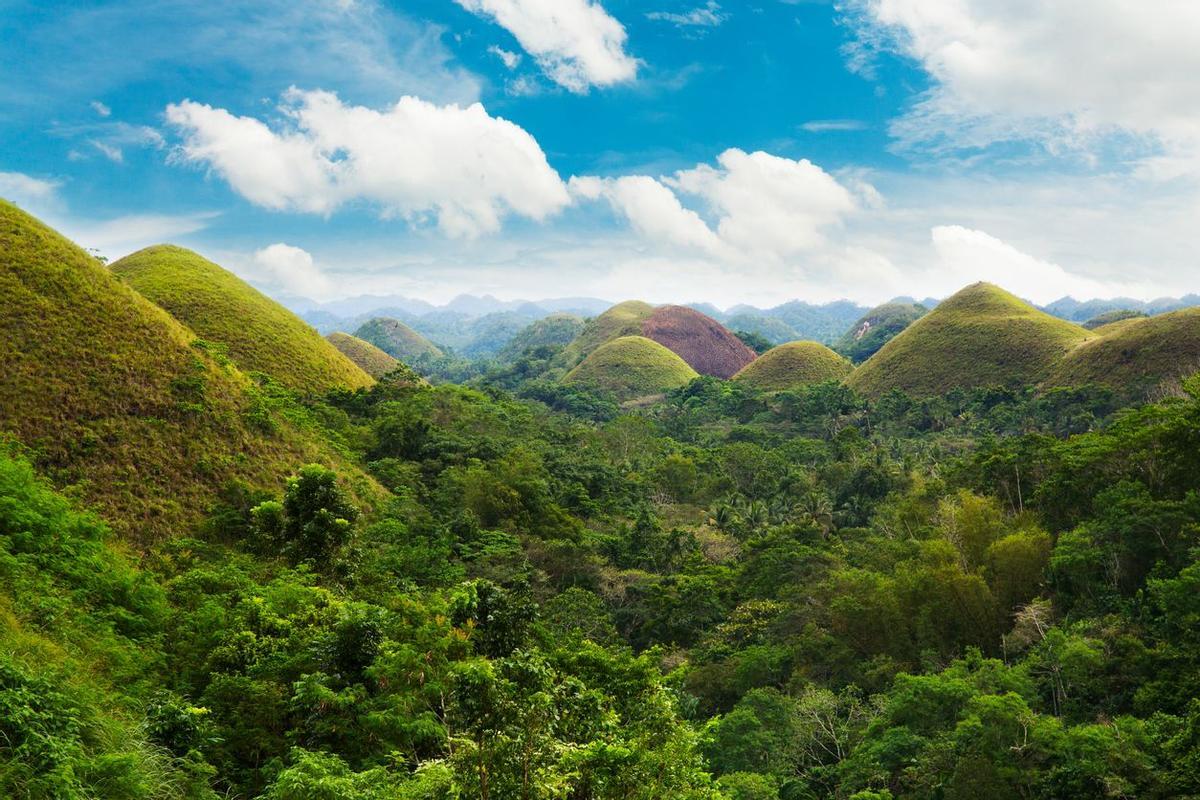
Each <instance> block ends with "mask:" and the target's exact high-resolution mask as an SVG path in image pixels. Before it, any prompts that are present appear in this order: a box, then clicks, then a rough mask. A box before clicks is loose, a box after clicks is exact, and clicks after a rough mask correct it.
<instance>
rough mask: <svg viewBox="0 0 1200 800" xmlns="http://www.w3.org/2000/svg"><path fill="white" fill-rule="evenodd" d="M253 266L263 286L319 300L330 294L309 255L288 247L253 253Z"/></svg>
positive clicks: (330, 284) (324, 277) (326, 281)
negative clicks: (262, 280) (267, 285)
mask: <svg viewBox="0 0 1200 800" xmlns="http://www.w3.org/2000/svg"><path fill="white" fill-rule="evenodd" d="M254 265H255V266H256V267H257V268H258V269H259V270H260V271H261V273H262V275H263V277H264V278H265V282H266V283H268V284H270V285H271V286H272V287H273V288H276V289H280V290H282V291H284V292H287V293H289V294H298V295H301V296H303V297H308V298H312V299H315V300H322V299H324V298H326V297H328V296H329V294H330V292H331V291H332V290H333V281H331V280H330V279H329V277H328V276H327V275H325V274H324V273H322V272H321V270H319V269H318V268H317V265H316V263H315V262H314V261H313V257H312V255H311V254H310V253H309V252H308V251H307V250H304V249H302V248H299V247H293V246H292V245H290V244H284V243H283V242H276V243H275V244H272V245H268V246H266V247H264V248H262V249H261V250H258V251H256V252H255V253H254Z"/></svg>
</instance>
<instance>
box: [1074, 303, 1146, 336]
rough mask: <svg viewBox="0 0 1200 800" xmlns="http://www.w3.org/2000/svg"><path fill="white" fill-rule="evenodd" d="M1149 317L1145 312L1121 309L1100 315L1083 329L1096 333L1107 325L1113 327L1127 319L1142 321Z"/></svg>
mask: <svg viewBox="0 0 1200 800" xmlns="http://www.w3.org/2000/svg"><path fill="white" fill-rule="evenodd" d="M1145 316H1147V314H1146V312H1145V311H1135V310H1133V309H1130V308H1119V309H1117V310H1116V311H1106V312H1104V313H1103V314H1098V315H1096V316H1094V317H1092V318H1091V319H1089V320H1088V321H1087V322H1085V323H1083V327H1085V328H1087V329H1088V330H1089V331H1094V330H1097V329H1099V328H1103V327H1104V326H1105V325H1111V324H1113V323H1114V322H1121V321H1123V320H1127V319H1140V318H1142V317H1145Z"/></svg>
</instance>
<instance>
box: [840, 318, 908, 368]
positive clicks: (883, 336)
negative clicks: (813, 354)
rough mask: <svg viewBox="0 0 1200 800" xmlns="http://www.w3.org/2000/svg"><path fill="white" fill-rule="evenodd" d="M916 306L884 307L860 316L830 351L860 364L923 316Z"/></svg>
mask: <svg viewBox="0 0 1200 800" xmlns="http://www.w3.org/2000/svg"><path fill="white" fill-rule="evenodd" d="M927 311H928V309H926V308H925V306H923V305H921V304H919V303H884V304H883V305H881V306H876V307H875V308H873V309H871V310H870V311H869V312H867V313H866V314H864V315H863V316H862V317H861V318H859V320H858V321H857V322H855V323H854V326H853V327H851V328H850V330H848V331H846V333H845V334H844V335H843V336H842V338H840V339H838V340H837V342H835V343H834V345H833V349H834V350H836V351H837V352H839V353H841V354H842V355H844V356H845V357H846V358H848V359H850V360H851V361H853V362H854V363H855V364H861V363H862V362H864V361H866V360H867V359H868V358H870V357H871V356H873V355H875V354H876V353H878V352H879V351H880V350H881V349H882V348H883V346H884V345H885V344H887V343H888V342H890V341H891V340H892V339H894V338H895V337H896V336H897V335H899V334H900V333H901V332H902V331H903V330H904V329H905V328H907V327H908V326H909V325H911V324H913V323H914V322H916V321H917V320H919V319H920V318H921V317H923V316H925V314H926V313H927Z"/></svg>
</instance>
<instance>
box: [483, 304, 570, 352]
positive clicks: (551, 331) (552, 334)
mask: <svg viewBox="0 0 1200 800" xmlns="http://www.w3.org/2000/svg"><path fill="white" fill-rule="evenodd" d="M583 325H584V323H583V320H582V319H581V318H580V317H577V316H575V315H574V314H551V315H550V316H548V317H543V318H542V319H539V320H536V321H534V322H531V323H530V324H529V325H527V326H525V327H524V328H522V329H521V330H520V331H518V332H517V335H516V336H514V337H513V338H512V339H510V340H509V342H508V344H506V345H505V346H504V349H503V350H501V351H500V353H499V357H500V358H501V359H504V360H512V359H515V358H519V357H520V356H521V355H522V354H523V353H525V351H527V350H530V349H533V348H536V347H564V346H566V345H568V344H570V343H571V342H572V341H573V340H574V339H575V337H576V336H578V335H579V334H580V332H581V331H582V330H583Z"/></svg>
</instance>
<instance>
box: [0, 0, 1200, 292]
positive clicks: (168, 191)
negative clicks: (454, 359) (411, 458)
mask: <svg viewBox="0 0 1200 800" xmlns="http://www.w3.org/2000/svg"><path fill="white" fill-rule="evenodd" d="M550 8H551V6H550V4H548V3H547V2H545V0H416V1H415V2H411V3H405V4H403V6H401V4H398V3H387V2H380V1H379V0H301V1H300V2H286V3H285V2H282V0H263V2H256V3H237V2H235V3H222V4H208V5H202V4H189V3H185V4H171V5H163V4H155V3H149V2H146V1H145V0H109V1H108V2H100V3H95V4H89V5H88V6H87V7H79V6H77V5H75V4H66V3H48V4H31V3H23V2H2V1H0V9H3V14H0V42H3V47H0V73H2V74H3V75H4V77H5V80H3V81H0V196H3V197H6V198H9V199H12V200H14V201H15V202H17V203H18V204H19V205H21V206H22V207H24V208H26V209H27V210H29V211H31V212H33V213H35V214H38V215H39V216H41V217H43V218H44V219H46V220H47V221H48V222H49V223H50V224H52V225H54V226H56V227H58V228H59V229H61V230H63V231H64V232H65V233H67V234H68V235H70V236H72V237H73V238H75V239H76V240H77V241H78V242H79V243H80V244H82V245H84V246H87V247H91V248H94V249H96V250H97V251H98V252H101V253H103V254H104V255H106V256H108V257H110V258H116V257H119V256H121V255H124V254H126V253H128V252H131V251H132V250H135V249H137V248H139V247H142V246H145V245H148V244H152V243H156V242H160V241H171V242H174V243H178V244H181V245H184V246H187V247H191V248H193V249H195V250H197V251H199V252H201V253H203V254H204V255H206V256H207V257H209V258H211V259H213V260H215V261H218V262H219V263H221V264H223V265H225V266H227V267H229V268H230V269H233V270H234V271H236V272H237V273H238V274H239V275H241V276H242V277H245V278H246V279H248V280H250V281H251V282H253V283H255V284H256V285H258V286H260V287H262V288H263V289H265V290H267V291H268V292H270V293H272V294H274V295H276V296H303V297H308V298H312V299H314V300H317V301H329V300H334V299H339V298H347V297H354V296H358V295H365V294H379V295H392V294H395V295H403V296H406V297H414V298H421V299H425V300H428V301H431V302H434V303H445V302H446V301H448V300H450V299H451V298H453V297H455V296H457V295H459V294H473V295H483V294H491V295H494V296H496V297H498V298H500V299H502V300H512V299H517V298H525V299H529V300H534V301H537V300H541V299H547V298H555V297H599V298H605V299H608V300H613V301H617V300H622V299H625V298H629V297H638V298H642V299H645V300H648V301H651V302H710V303H713V304H715V305H717V306H718V307H720V308H723V309H724V308H728V307H730V306H733V305H735V304H739V303H748V304H753V305H757V306H760V307H766V306H774V305H778V304H779V303H782V302H785V301H788V300H791V299H802V300H806V301H809V302H818V303H819V302H825V301H829V300H834V299H841V298H846V299H850V300H854V301H856V302H859V303H865V304H871V303H875V302H880V301H883V300H887V299H890V298H892V297H895V296H900V295H906V296H912V297H917V298H922V297H927V296H933V297H944V296H946V295H948V294H950V293H952V292H954V291H955V290H957V289H958V288H960V287H962V286H963V285H966V284H968V283H972V282H975V281H979V280H985V281H990V282H993V283H997V284H999V285H1001V286H1003V287H1005V288H1006V289H1008V290H1010V291H1012V292H1014V293H1016V294H1018V295H1020V296H1022V297H1026V298H1028V299H1030V300H1032V301H1034V302H1038V303H1047V302H1049V301H1051V300H1054V299H1057V298H1059V297H1062V296H1064V295H1071V296H1074V297H1076V298H1078V299H1087V298H1095V297H1114V296H1129V297H1133V298H1137V299H1143V300H1149V299H1153V298H1156V297H1160V296H1164V295H1183V294H1187V293H1189V292H1192V291H1195V290H1196V288H1197V287H1198V286H1200V259H1197V258H1196V257H1195V248H1194V239H1195V229H1196V224H1197V221H1198V218H1200V180H1198V179H1200V82H1197V81H1196V80H1195V75H1197V74H1200V6H1198V5H1197V4H1195V3H1193V2H1188V0H1151V1H1149V2H1144V3H1139V4H1130V3H1127V2H1123V0H1096V2H1093V3H1089V4H1081V3H1054V4H1047V3H1041V4H1025V3H1011V2H1004V1H1003V0H842V1H841V2H825V1H824V0H748V1H747V2H733V1H732V0H726V2H718V1H717V0H655V2H649V3H647V2H637V1H636V0H600V1H599V2H597V1H596V0H556V1H555V3H554V5H553V11H554V13H553V14H551V13H550Z"/></svg>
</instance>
